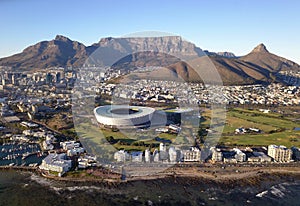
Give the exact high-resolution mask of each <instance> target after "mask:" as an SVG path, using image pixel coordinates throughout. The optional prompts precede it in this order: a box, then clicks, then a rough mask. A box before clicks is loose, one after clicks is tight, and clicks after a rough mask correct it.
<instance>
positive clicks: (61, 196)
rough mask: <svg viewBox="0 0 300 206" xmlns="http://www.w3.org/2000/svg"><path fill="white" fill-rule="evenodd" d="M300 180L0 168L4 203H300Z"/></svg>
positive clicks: (0, 199) (1, 202) (4, 205)
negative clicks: (103, 179) (113, 180)
mask: <svg viewBox="0 0 300 206" xmlns="http://www.w3.org/2000/svg"><path fill="white" fill-rule="evenodd" d="M299 192H300V181H290V182H285V181H284V182H280V183H276V184H272V183H266V184H259V185H258V186H242V185H229V186H228V187H227V186H224V185H222V184H220V185H218V184H214V183H211V182H201V181H195V180H186V179H178V178H177V179H167V180H165V179H163V180H162V179H161V180H151V181H136V182H129V183H128V182H127V183H121V184H118V185H116V184H107V183H106V184H104V183H80V184H79V183H71V182H68V183H66V182H62V181H55V180H49V179H46V178H43V177H40V176H38V175H36V174H33V173H30V172H20V171H14V170H0V205H1V206H10V205H16V206H20V205H24V206H27V205H28V206H29V205H30V206H35V205H45V206H47V205H49V206H50V205H51V206H53V205H55V206H56V205H72V206H77V205H78V206H79V205H89V206H90V205H100V206H102V205H104V206H105V205H256V206H257V205H264V206H267V205H300V197H299V195H298V194H299Z"/></svg>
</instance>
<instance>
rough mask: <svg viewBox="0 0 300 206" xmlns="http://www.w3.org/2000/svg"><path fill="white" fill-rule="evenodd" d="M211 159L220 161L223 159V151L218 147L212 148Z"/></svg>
mask: <svg viewBox="0 0 300 206" xmlns="http://www.w3.org/2000/svg"><path fill="white" fill-rule="evenodd" d="M211 150H212V157H211V159H212V161H215V162H222V161H223V153H222V152H221V150H220V149H218V148H212V149H211Z"/></svg>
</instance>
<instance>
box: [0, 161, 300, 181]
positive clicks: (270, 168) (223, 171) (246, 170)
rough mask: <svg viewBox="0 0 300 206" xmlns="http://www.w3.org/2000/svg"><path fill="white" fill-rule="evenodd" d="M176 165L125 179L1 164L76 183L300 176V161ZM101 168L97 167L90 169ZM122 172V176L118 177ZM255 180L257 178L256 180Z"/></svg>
mask: <svg viewBox="0 0 300 206" xmlns="http://www.w3.org/2000/svg"><path fill="white" fill-rule="evenodd" d="M198 166H199V165H197V166H192V167H172V168H169V169H167V170H165V171H163V172H160V173H157V174H155V175H150V176H128V177H126V179H125V180H122V179H121V174H112V176H113V178H112V177H111V178H110V177H109V176H107V175H106V178H103V177H101V176H97V177H96V176H89V177H71V176H63V177H58V176H53V175H49V174H46V173H44V172H43V171H41V170H40V169H39V168H37V167H29V166H0V169H1V170H16V171H28V172H33V173H35V174H38V175H40V176H41V177H44V178H47V179H52V180H57V181H62V182H73V183H103V184H124V183H125V184H126V183H130V182H136V181H154V180H164V179H174V180H176V179H193V180H195V181H197V180H205V181H208V182H215V183H219V184H226V183H230V182H244V183H248V184H253V183H255V182H256V183H257V181H254V180H259V179H262V177H272V176H276V177H290V178H293V179H299V180H300V166H299V164H298V163H297V164H293V165H288V166H287V165H285V167H281V166H279V165H273V164H272V165H262V166H261V167H249V165H234V166H232V165H231V166H229V167H226V168H223V167H221V166H220V165H211V166H209V167H207V166H204V167H198ZM90 170H92V171H97V169H96V168H93V169H90ZM117 175H119V178H116V177H117ZM253 181H254V182H253Z"/></svg>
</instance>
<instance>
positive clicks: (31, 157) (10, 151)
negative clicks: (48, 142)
mask: <svg viewBox="0 0 300 206" xmlns="http://www.w3.org/2000/svg"><path fill="white" fill-rule="evenodd" d="M42 159H43V155H42V152H41V148H40V145H39V144H36V143H30V144H29V143H22V144H20V143H15V142H14V143H3V145H0V166H6V165H8V166H29V165H32V164H40V163H41V161H42Z"/></svg>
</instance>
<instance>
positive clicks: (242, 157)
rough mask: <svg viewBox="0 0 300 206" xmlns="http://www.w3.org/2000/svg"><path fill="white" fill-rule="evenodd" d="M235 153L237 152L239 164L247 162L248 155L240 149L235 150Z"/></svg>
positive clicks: (236, 157) (236, 156)
mask: <svg viewBox="0 0 300 206" xmlns="http://www.w3.org/2000/svg"><path fill="white" fill-rule="evenodd" d="M233 151H235V156H234V157H235V159H236V161H238V162H245V161H246V154H245V153H244V152H242V151H241V150H240V149H238V148H233Z"/></svg>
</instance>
